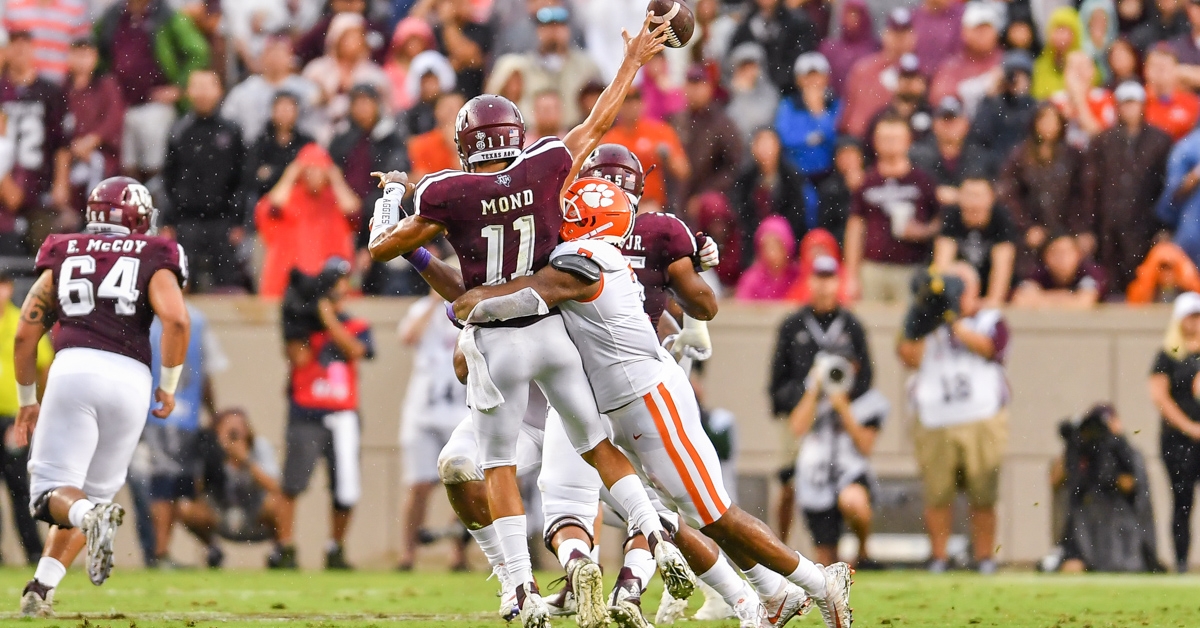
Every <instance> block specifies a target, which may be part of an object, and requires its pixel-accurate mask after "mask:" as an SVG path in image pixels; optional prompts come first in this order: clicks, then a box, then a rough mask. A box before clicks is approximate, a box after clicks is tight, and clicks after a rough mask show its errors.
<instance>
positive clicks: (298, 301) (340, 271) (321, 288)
mask: <svg viewBox="0 0 1200 628" xmlns="http://www.w3.org/2000/svg"><path fill="white" fill-rule="evenodd" d="M349 273H350V262H347V261H346V260H343V259H340V258H334V259H331V260H329V261H328V262H326V264H325V268H323V269H322V270H321V272H320V273H318V274H316V275H307V274H305V273H303V272H300V271H299V270H297V269H295V268H293V269H292V271H291V274H290V275H289V276H288V286H287V290H286V291H285V292H284V294H283V312H282V319H283V338H284V340H308V339H309V337H311V336H312V335H313V334H314V333H316V332H319V331H321V330H323V329H325V325H324V324H323V323H321V316H320V313H319V312H318V311H317V304H318V303H319V302H320V300H321V299H323V298H325V297H327V296H329V293H331V292H332V291H333V288H334V286H336V285H337V282H338V280H339V279H341V278H342V277H344V276H346V275H347V274H349Z"/></svg>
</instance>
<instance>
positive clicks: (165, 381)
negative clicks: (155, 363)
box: [158, 364, 183, 395]
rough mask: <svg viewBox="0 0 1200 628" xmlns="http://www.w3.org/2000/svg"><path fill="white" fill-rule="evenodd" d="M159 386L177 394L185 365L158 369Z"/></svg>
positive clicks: (164, 390)
mask: <svg viewBox="0 0 1200 628" xmlns="http://www.w3.org/2000/svg"><path fill="white" fill-rule="evenodd" d="M158 374H159V378H158V387H159V388H161V389H162V390H163V392H166V393H170V394H172V395H173V394H175V389H176V388H178V387H179V376H180V375H183V365H182V364H180V365H179V366H164V367H162V368H161V369H159V371H158Z"/></svg>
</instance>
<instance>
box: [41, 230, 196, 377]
mask: <svg viewBox="0 0 1200 628" xmlns="http://www.w3.org/2000/svg"><path fill="white" fill-rule="evenodd" d="M163 268H166V269H168V270H170V271H171V272H173V273H175V275H176V276H177V277H178V278H179V283H180V284H183V282H184V280H185V279H186V278H187V261H186V258H185V257H184V255H183V248H182V247H180V246H179V245H178V244H176V243H175V242H174V241H172V240H168V239H166V238H160V237H157V236H144V235H128V236H126V235H118V234H89V233H79V234H69V235H64V234H56V235H52V236H50V237H48V238H46V241H45V242H44V243H43V244H42V248H41V250H39V251H38V256H37V271H38V273H39V274H41V273H42V272H43V271H46V270H50V271H52V272H53V273H54V286H55V289H56V291H57V293H58V307H57V308H56V314H57V317H58V326H59V329H58V333H56V334H55V335H54V349H55V350H56V351H62V350H63V349H69V348H71V347H84V348H88V349H99V350H101V351H110V352H112V353H117V354H120V355H123V356H127V357H130V358H133V359H135V360H137V361H139V362H142V363H143V364H145V365H147V366H149V365H150V323H152V322H153V321H154V311H153V310H151V309H150V278H151V277H153V276H154V273H156V272H158V271H159V270H161V269H163Z"/></svg>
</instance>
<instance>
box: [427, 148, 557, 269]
mask: <svg viewBox="0 0 1200 628" xmlns="http://www.w3.org/2000/svg"><path fill="white" fill-rule="evenodd" d="M570 174H571V153H570V151H568V150H567V147H566V146H564V145H563V143H562V142H561V141H560V140H559V139H558V138H555V137H546V138H542V139H540V140H538V141H536V142H534V143H533V144H532V145H530V146H529V147H528V148H526V149H525V150H524V152H522V153H521V155H520V156H518V157H517V158H516V160H515V161H513V163H512V165H511V166H509V167H508V168H505V169H504V170H502V171H500V172H493V173H490V174H484V173H470V172H462V171H458V170H443V171H441V172H435V173H433V174H431V175H427V176H426V177H425V178H423V179H421V183H420V184H419V185H417V191H416V195H415V197H414V200H413V205H414V209H415V210H416V213H417V215H418V216H421V217H422V218H426V219H429V220H432V221H434V222H437V223H440V224H441V225H442V226H444V227H445V228H446V239H447V240H449V241H450V245H451V246H453V247H454V252H455V253H456V254H457V255H458V262H459V265H460V266H461V267H462V275H463V281H464V282H465V284H466V287H467V289H468V290H470V289H471V288H474V287H477V286H484V285H487V286H492V285H496V284H501V283H505V282H507V281H509V280H511V279H516V278H517V277H522V276H524V275H531V274H533V273H534V272H536V271H537V270H539V269H541V268H542V267H543V266H545V265H546V264H548V263H549V262H550V252H551V251H553V250H554V247H555V246H557V245H558V238H559V236H558V232H559V230H560V229H561V228H562V222H563V215H562V205H561V201H560V196H561V194H562V188H563V184H564V183H566V180H567V176H568V175H570Z"/></svg>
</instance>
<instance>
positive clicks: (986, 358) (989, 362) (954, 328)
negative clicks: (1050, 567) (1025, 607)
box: [897, 262, 1009, 574]
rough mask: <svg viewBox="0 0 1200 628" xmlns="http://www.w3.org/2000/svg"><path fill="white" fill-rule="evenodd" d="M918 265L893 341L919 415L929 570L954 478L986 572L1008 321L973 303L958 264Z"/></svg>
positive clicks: (943, 559)
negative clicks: (963, 492) (961, 483)
mask: <svg viewBox="0 0 1200 628" xmlns="http://www.w3.org/2000/svg"><path fill="white" fill-rule="evenodd" d="M944 271H945V272H937V271H935V270H932V269H929V270H922V271H919V272H918V273H917V274H916V275H915V276H914V277H913V282H912V293H913V304H912V305H911V306H910V307H909V309H908V312H907V314H905V317H904V327H903V333H902V336H901V338H900V340H899V342H898V344H897V353H898V354H899V356H900V361H901V362H903V363H904V364H905V366H908V367H909V368H912V369H916V371H917V372H916V374H915V375H913V377H912V379H911V381H910V384H909V390H910V393H909V394H910V395H911V401H912V405H913V407H914V408H915V409H916V412H917V419H918V421H919V423H918V425H917V430H916V437H915V441H916V443H915V444H916V455H917V464H918V466H919V467H920V472H921V479H922V482H923V484H924V494H925V527H926V530H927V531H928V533H929V541H930V545H931V547H932V558H931V560H930V563H929V570H930V571H932V572H934V573H941V572H944V571H945V570H946V569H947V567H948V560H947V558H948V557H947V554H946V544H947V541H948V540H949V538H950V527H951V523H952V521H951V519H952V516H953V515H952V512H951V504H952V503H953V502H954V498H955V497H956V495H957V492H958V486H959V477H960V475H961V477H962V478H963V480H964V481H965V483H964V488H965V490H966V493H967V498H968V503H969V505H970V531H971V542H972V547H973V548H974V559H975V562H976V566H977V568H978V569H979V571H980V573H984V574H990V573H994V572H995V571H996V562H995V559H994V558H993V555H992V551H993V548H994V547H995V546H996V543H995V539H996V501H997V499H998V497H999V487H1000V464H1001V462H1002V461H1003V457H1004V449H1005V446H1006V444H1007V442H1008V411H1007V406H1008V398H1009V391H1008V382H1007V376H1006V375H1005V372H1004V354H1005V349H1007V347H1008V326H1007V324H1006V323H1005V322H1004V317H1003V315H1002V314H1001V312H1000V311H999V310H996V309H991V308H984V307H982V301H981V299H980V295H979V275H978V273H976V272H975V269H974V268H973V267H972V266H971V265H970V264H967V263H966V262H955V263H953V264H951V265H949V266H948V267H946V268H945V269H944Z"/></svg>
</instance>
